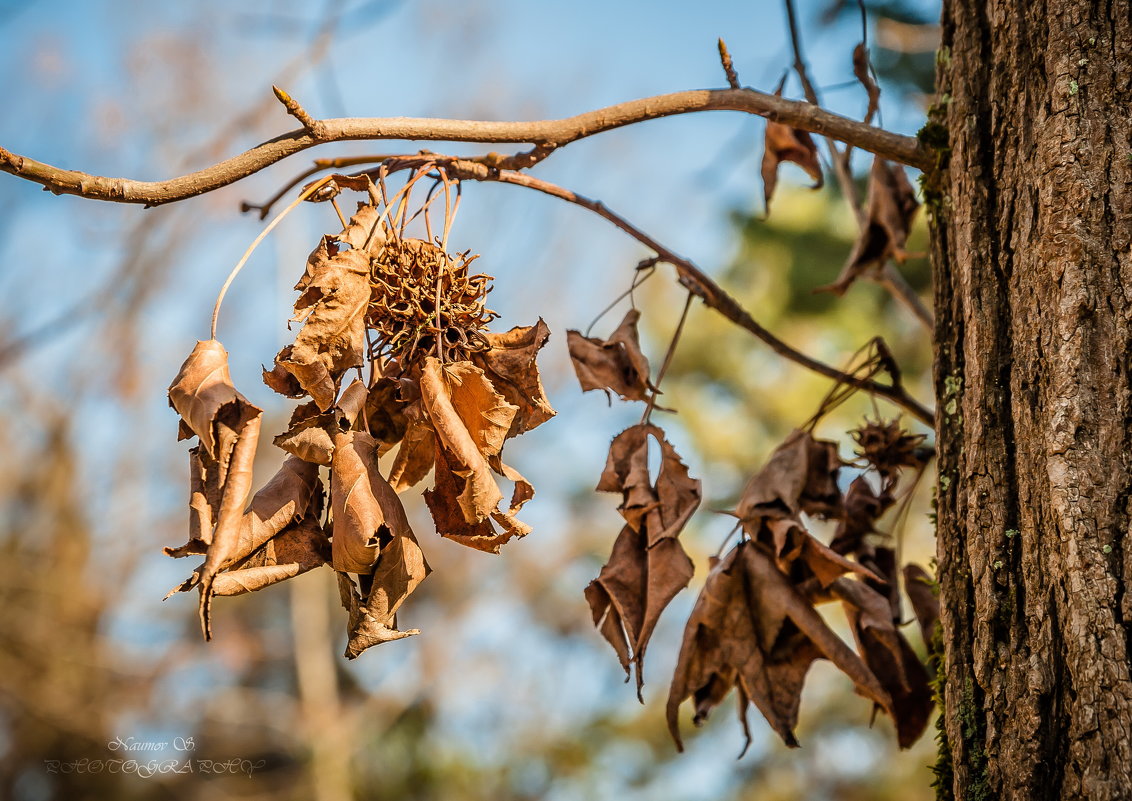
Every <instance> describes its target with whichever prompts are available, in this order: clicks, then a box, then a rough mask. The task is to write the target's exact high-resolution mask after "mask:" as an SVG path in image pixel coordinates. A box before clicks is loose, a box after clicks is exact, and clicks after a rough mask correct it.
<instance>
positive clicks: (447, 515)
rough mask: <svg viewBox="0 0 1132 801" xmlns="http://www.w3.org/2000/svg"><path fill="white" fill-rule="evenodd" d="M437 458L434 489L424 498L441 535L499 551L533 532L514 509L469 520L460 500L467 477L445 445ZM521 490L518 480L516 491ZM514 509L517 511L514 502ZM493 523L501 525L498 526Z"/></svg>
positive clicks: (461, 542) (454, 540) (438, 448)
mask: <svg viewBox="0 0 1132 801" xmlns="http://www.w3.org/2000/svg"><path fill="white" fill-rule="evenodd" d="M435 459H436V471H435V481H434V484H433V487H432V489H427V490H425V492H424V499H425V503H426V504H427V505H428V509H429V511H430V512H431V513H432V519H433V522H434V523H435V524H436V531H437V533H438V534H440V536H442V537H445V538H447V539H450V540H452V541H453V542H458V543H460V544H461V545H467V546H468V547H469V548H475V549H476V550H478V551H485V552H487V553H499V548H500V546H501V545H503V544H504V543H506V542H508V541H509V540H511V539H513V538H515V537H525V536H526V535H527V534H529V533H530V531H531V529H530V526H528V525H527V524H525V523H523V522H522V521H520V520H518V519H517V518H516V517H515V515H514V511H511V512H504V511H502V510H499V509H494V510H492V512H490V513H489V516H488V517H486V518H484V519H483V520H480V521H478V522H475V523H470V522H468V520H467V519H466V517H465V516H464V512H463V509H462V506H461V500H460V499H461V498H462V497H463V496H464V493H465V492H466V484H467V482H466V480H465V479H463V478H461V477H460V475H459V470H458V469H457V466H458V465H457V464H454V463H451V462H449V461H448V454H447V453H446V451H445V450H444V448H442V447H439V446H437V448H436V451H435ZM527 486H528V487H529V486H530V485H529V484H528V485H527ZM519 489H520V487H519V485H518V482H516V493H517V494H518V493H519ZM528 497H529V495H528ZM520 505H521V504H520ZM512 509H513V510H515V511H517V508H516V506H515V504H514V502H513V504H512ZM493 522H494V523H496V524H498V525H499V528H498V529H497V528H496V527H495V525H493Z"/></svg>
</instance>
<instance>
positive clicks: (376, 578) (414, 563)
mask: <svg viewBox="0 0 1132 801" xmlns="http://www.w3.org/2000/svg"><path fill="white" fill-rule="evenodd" d="M430 572H431V568H429V566H428V562H426V561H425V557H424V553H423V552H422V551H421V548H420V546H419V545H418V544H417V541H416V539H415V538H414V537H413V535H412V532H409V533H408V534H405V535H403V536H396V537H394V538H393V539H392V540H391V541H390V542H389V543H388V544H387V545H385V546H384V547H383V548H382V549H381V554H380V556H379V557H378V560H377V564H376V565H375V566H374V570H373V573H372V575H369V576H362V577H360V578H361V579H362V581H363V586H364V585H365V583H368V584H369V591H368V592H367V593H366V595H365V600H364V601H363V600H362V596H361V594H360V593H359V592H358V590H357V587H356V585H355V584H354V582H353V579H351V578H350V576H349V575H348V574H347V573H342V572H339V573H338V589H339V593H340V595H341V598H342V605H343V606H344V607H345V608H346V610H347V612H349V620H348V622H347V632H348V634H349V640H348V642H347V645H346V658H347V659H354V658H356V657H357V656H358V655H360V654H361V653H362V652H363V651H365V650H366V649H367V648H369V647H371V646H373V645H377V644H379V643H383V642H389V641H390V640H400V639H403V638H404V637H408V636H411V635H413V634H419V633H420V631H419V630H418V629H411V630H409V631H398V630H397V612H398V610H399V609H400V608H401V605H402V604H403V603H404V602H405V599H407V598H408V597H409V596H410V595H412V593H413V591H414V590H416V588H417V587H418V586H419V585H420V583H421V582H422V581H424V580H425V578H426V577H427V576H428V574H429V573H430Z"/></svg>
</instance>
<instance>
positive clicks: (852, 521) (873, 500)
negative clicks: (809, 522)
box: [829, 476, 896, 554]
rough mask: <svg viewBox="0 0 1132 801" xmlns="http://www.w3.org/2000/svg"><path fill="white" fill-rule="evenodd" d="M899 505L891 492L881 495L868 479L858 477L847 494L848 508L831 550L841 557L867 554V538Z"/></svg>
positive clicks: (843, 515)
mask: <svg viewBox="0 0 1132 801" xmlns="http://www.w3.org/2000/svg"><path fill="white" fill-rule="evenodd" d="M895 502H896V499H895V498H893V497H892V495H891V494H890V493H889V492H882V493H881V494H880V495H877V494H876V491H875V490H873V487H872V485H871V484H870V483H869V480H868V479H867V478H865V477H864V476H857V477H856V478H855V479H853V483H852V484H850V485H849V490H848V491H847V492H846V493H845V508H844V511H843V513H842V515H841V519H840V520H839V521H838V523H837V531H836V533H835V534H834V535H833V542H831V543H830V546H829V547H830V548H832V549H833V550H835V551H837V552H838V553H840V554H849V553H853V554H861V553H866V552H867V551H868V550H869V548H868V545H867V544H866V542H865V537H867V536H868V535H869V534H872V533H873V532H874V531H875V530H876V521H877V520H878V519H880V516H881V515H883V514H884V513H885V512H886V511H887V510H888V508H889V507H890V506H892V504H894V503H895Z"/></svg>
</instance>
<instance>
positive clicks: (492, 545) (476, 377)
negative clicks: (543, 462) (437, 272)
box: [402, 357, 534, 553]
mask: <svg viewBox="0 0 1132 801" xmlns="http://www.w3.org/2000/svg"><path fill="white" fill-rule="evenodd" d="M420 388H421V403H422V406H423V408H424V410H425V412H426V413H427V415H428V420H429V423H430V425H431V426H432V429H433V431H434V432H435V437H436V452H435V461H436V468H437V469H436V471H435V476H436V479H435V484H434V486H433V488H432V489H431V490H429V491H426V493H425V501H426V502H427V503H428V506H429V510H430V511H431V512H432V516H433V520H434V521H435V522H436V526H437V531H438V532H439V533H440V534H441V535H442V536H445V537H448V538H450V539H453V540H455V541H457V542H461V543H463V544H465V545H469V546H471V547H474V548H477V549H479V550H485V551H489V552H491V553H498V551H499V546H500V545H501V544H502V543H504V542H506V541H507V540H509V539H511V538H512V537H522V536H525V535H526V534H527V533H529V532H530V528H529V527H528V526H526V525H525V524H524V523H521V522H520V521H519V520H517V519H516V518H515V515H516V514H517V513H518V511H519V509H520V508H522V506H523V504H524V503H526V501H527V500H529V499H530V498H531V497H533V495H534V488H533V487H532V486H531V484H530V482H528V481H527V480H526V479H525V478H523V476H521V475H520V474H519V473H518V472H516V471H515V470H513V469H512V468H510V467H508V466H507V465H505V464H503V462H502V459H501V458H500V454H501V451H502V449H503V443H504V441H505V440H506V438H507V434H508V431H509V430H510V428H511V423H512V421H513V420H514V418H515V413H516V411H517V407H515V406H513V405H511V404H510V403H508V402H507V401H506V400H504V399H503V396H502V395H500V394H499V393H498V392H496V391H495V389H494V388H493V387H492V384H491V382H490V381H489V380H488V378H487V376H486V375H485V374H484V371H483V370H481V369H480V368H478V367H476V366H475V365H474V364H472V363H471V362H456V363H454V364H447V365H442V364H441V363H440V361H439V360H437V359H434V358H432V357H429V358H428V359H426V360H425V366H424V369H423V370H422V371H421V379H420ZM407 436H408V435H407V434H406V437H407ZM402 448H404V446H402ZM493 470H494V472H496V473H498V474H499V475H501V476H503V477H504V478H506V479H508V480H510V481H512V482H514V484H515V490H514V493H513V495H512V498H511V503H510V508H509V509H507V510H506V511H504V510H501V509H500V508H499V504H500V502H502V500H503V492H502V490H500V488H499V484H498V483H497V482H496V480H495V478H494V476H493V475H492V471H493ZM492 521H494V522H495V523H498V524H499V525H500V526H501V527H502V532H498V533H497V532H496V530H495V528H494V526H493V525H492Z"/></svg>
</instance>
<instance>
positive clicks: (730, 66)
mask: <svg viewBox="0 0 1132 801" xmlns="http://www.w3.org/2000/svg"><path fill="white" fill-rule="evenodd" d="M719 63H720V64H722V65H723V73H724V74H725V75H726V76H727V83H728V85H730V86H731V88H732V89H738V88H740V87H739V73H738V72H736V71H735V64H734V63H733V62H732V61H731V53H730V51H728V49H727V44H726V43H725V42H724V41H723V37H722V36H721V37H719Z"/></svg>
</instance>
